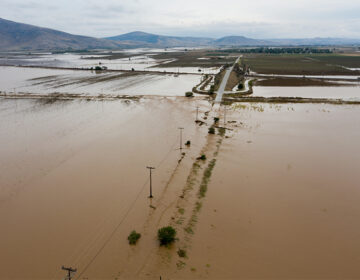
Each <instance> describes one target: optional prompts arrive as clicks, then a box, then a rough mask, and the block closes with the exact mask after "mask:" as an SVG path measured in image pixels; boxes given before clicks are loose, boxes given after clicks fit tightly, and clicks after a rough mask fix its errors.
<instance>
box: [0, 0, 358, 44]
mask: <svg viewBox="0 0 360 280" xmlns="http://www.w3.org/2000/svg"><path fill="white" fill-rule="evenodd" d="M0 17H2V18H4V19H9V20H13V21H18V22H23V23H28V24H33V25H38V26H43V27H49V28H54V29H58V30H61V31H65V32H69V33H73V34H81V35H89V36H95V37H106V36H113V35H119V34H122V33H126V32H131V31H135V30H141V31H145V32H152V33H157V34H164V35H188V36H202V37H206V36H208V37H221V36H225V35H244V36H247V37H252V38H304V37H348V38H360V0H342V1H340V0H248V1H243V0H216V1H213V0H181V1H180V0H58V1H51V0H0Z"/></svg>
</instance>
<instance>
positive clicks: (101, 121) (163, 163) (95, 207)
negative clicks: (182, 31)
mask: <svg viewBox="0 0 360 280" xmlns="http://www.w3.org/2000/svg"><path fill="white" fill-rule="evenodd" d="M196 104H197V105H198V106H200V107H201V108H202V109H201V110H207V108H208V106H209V105H208V104H207V103H204V102H203V101H201V100H199V102H197V103H193V102H189V101H188V100H187V99H185V98H176V99H171V98H157V99H152V98H150V99H142V100H141V101H139V102H133V101H131V102H122V101H112V102H86V101H83V102H81V101H68V102H56V103H53V104H47V103H42V102H41V100H33V101H27V100H3V99H1V100H0V134H1V137H0V139H1V145H0V154H1V158H0V169H1V176H0V186H1V188H0V209H1V211H0V220H1V223H2V226H1V227H2V230H1V239H0V261H1V262H2V264H3V266H2V271H1V277H0V278H2V279H61V278H62V277H63V273H62V271H61V269H60V268H61V265H72V266H76V267H78V268H79V272H80V269H81V270H82V271H84V272H85V270H86V273H85V274H84V275H83V276H91V277H93V278H96V279H104V278H106V279H113V278H115V277H116V276H117V275H118V273H119V272H122V271H124V270H127V271H132V270H136V269H139V267H138V266H131V265H129V266H127V267H125V266H123V265H121V264H122V263H126V262H127V260H128V259H129V258H130V257H131V256H132V255H136V254H137V252H138V251H137V250H140V252H144V253H145V252H147V253H148V252H149V250H153V248H156V247H157V246H158V245H157V241H156V239H155V236H156V230H157V224H158V219H159V216H161V217H162V216H164V215H165V214H166V209H167V208H168V207H170V206H171V203H172V201H173V199H174V196H175V197H177V195H178V192H179V189H181V186H182V183H181V182H182V181H183V180H185V178H186V174H187V172H188V169H189V168H190V167H191V165H192V163H193V161H194V159H195V157H196V156H198V154H199V152H200V149H201V147H202V146H203V143H204V141H205V138H204V135H206V127H200V128H199V127H197V126H196V125H195V123H194V119H195V111H196V109H195V107H194V105H196ZM180 126H182V127H184V128H185V129H184V132H183V137H184V138H183V139H184V141H185V140H191V143H192V145H191V147H190V148H184V149H183V150H182V151H180V150H179V145H180V143H179V140H180V139H179V130H178V127H180ZM182 152H184V153H186V155H185V157H184V158H183V159H182V160H181V162H179V160H180V159H181V158H182V157H183V155H182V154H181V153H182ZM149 165H151V166H154V167H156V170H155V171H154V174H153V193H154V199H152V200H149V199H148V195H149V181H148V178H149V173H148V170H147V169H146V166H149ZM151 204H152V205H155V206H156V208H157V212H154V209H153V208H150V207H149V206H150V205H151ZM165 216H166V215H165ZM114 229H116V234H115V235H114V236H112V233H113V231H114ZM134 229H136V230H138V231H140V232H141V233H142V234H143V236H144V237H143V240H144V242H143V244H142V245H141V244H139V245H140V246H138V247H137V248H131V247H130V246H129V245H128V242H127V236H128V234H129V233H130V231H132V230H134ZM147 233H148V235H149V237H148V238H146V234H147ZM109 237H112V238H111V241H109V243H107V246H106V247H105V248H104V250H102V251H101V253H100V254H99V255H98V256H97V257H96V260H94V261H92V259H93V258H94V256H95V255H96V254H97V253H99V250H100V248H101V247H102V246H103V245H104V243H106V241H107V240H108V238H109ZM109 240H110V239H109ZM143 257H146V255H144V256H143ZM140 259H141V257H140ZM89 263H91V265H90V266H89V268H86V267H87V265H89ZM81 279H82V278H81Z"/></svg>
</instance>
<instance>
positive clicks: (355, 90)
mask: <svg viewBox="0 0 360 280" xmlns="http://www.w3.org/2000/svg"><path fill="white" fill-rule="evenodd" d="M253 95H254V96H263V97H278V96H281V97H305V98H306V97H308V98H341V99H346V100H360V84H359V83H358V84H355V86H347V87H329V86H326V87H311V86H309V87H262V86H255V87H253Z"/></svg>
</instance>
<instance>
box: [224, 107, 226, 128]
mask: <svg viewBox="0 0 360 280" xmlns="http://www.w3.org/2000/svg"><path fill="white" fill-rule="evenodd" d="M224 126H226V105H224Z"/></svg>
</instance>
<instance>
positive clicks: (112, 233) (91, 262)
mask: <svg viewBox="0 0 360 280" xmlns="http://www.w3.org/2000/svg"><path fill="white" fill-rule="evenodd" d="M175 145H176V142H175V143H174V144H173V145H172V146H171V149H170V150H169V152H168V153H167V154H166V155H165V157H164V158H163V159H162V160H161V161H160V163H159V165H158V166H157V168H159V167H160V166H161V165H162V164H163V163H164V161H165V160H166V158H167V157H168V156H169V155H170V153H171V152H172V151H174V147H175ZM147 182H148V179H147V180H146V182H145V183H144V184H143V186H142V187H141V189H140V191H139V193H138V194H137V195H136V197H135V199H134V201H133V202H132V203H131V205H130V207H129V208H128V210H127V211H126V213H125V215H124V216H123V218H122V219H121V220H120V221H119V223H118V224H117V226H116V227H115V228H114V230H113V231H112V232H111V234H110V235H109V237H108V238H107V239H106V240H105V242H104V244H103V245H102V246H101V247H100V249H99V250H98V251H97V253H96V254H95V255H94V257H93V258H91V260H90V261H89V262H88V264H87V265H86V266H85V268H84V269H83V270H82V271H81V273H80V274H79V275H78V276H77V278H76V279H80V277H81V276H82V275H83V274H84V273H85V272H86V271H87V270H88V268H89V267H90V266H91V265H92V264H93V262H94V261H95V260H96V258H97V257H98V256H99V255H100V254H101V252H102V251H103V250H104V248H105V247H106V246H107V244H108V243H109V242H110V240H111V239H112V237H113V236H114V235H115V233H116V232H117V230H118V229H119V228H120V226H121V225H122V223H123V222H124V221H125V219H126V218H127V216H128V215H129V213H130V212H131V210H132V208H133V207H134V205H135V203H136V202H137V200H138V199H139V197H140V195H141V193H142V192H143V190H144V188H145V186H146V185H147Z"/></svg>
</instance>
